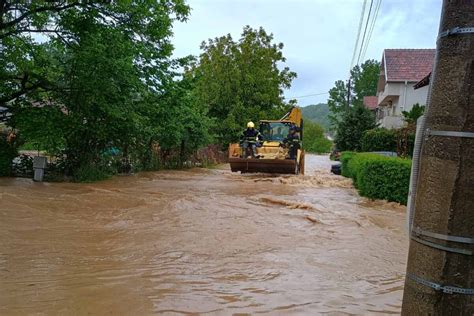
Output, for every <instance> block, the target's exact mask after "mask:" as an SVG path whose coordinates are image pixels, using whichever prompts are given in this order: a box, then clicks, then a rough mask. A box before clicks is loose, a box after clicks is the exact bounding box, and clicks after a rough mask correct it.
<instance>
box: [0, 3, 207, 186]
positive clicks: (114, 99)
mask: <svg viewBox="0 0 474 316" xmlns="http://www.w3.org/2000/svg"><path fill="white" fill-rule="evenodd" d="M188 14H189V7H188V6H187V5H186V4H185V3H184V1H183V0H163V1H145V2H143V1H114V2H105V1H77V2H73V1H71V2H70V1H55V2H51V1H41V0H39V1H34V2H33V3H28V4H26V3H25V4H24V3H22V2H17V1H15V2H13V1H1V2H0V39H1V40H2V47H1V49H2V54H0V77H1V79H2V84H1V85H0V106H4V107H6V108H8V110H9V111H10V112H11V113H12V114H13V116H12V118H11V120H10V122H9V124H10V125H13V126H14V127H17V128H18V129H19V130H20V133H21V134H22V135H23V138H26V139H27V140H29V141H32V142H33V143H34V144H36V145H38V146H40V147H42V149H48V150H49V151H51V152H59V151H63V152H64V153H65V154H66V159H67V166H68V169H69V171H70V172H71V173H72V174H73V175H74V176H75V178H76V179H79V180H81V181H82V180H87V179H90V178H93V179H97V176H99V178H100V177H102V176H103V175H107V174H108V173H109V172H110V170H109V168H108V165H109V164H108V163H109V162H108V161H107V159H108V154H107V153H109V152H111V151H113V152H117V151H118V152H120V153H122V155H123V157H124V158H125V159H130V160H136V161H132V163H135V165H140V166H141V167H143V168H146V167H149V166H150V164H149V158H150V155H151V147H152V146H154V144H155V143H157V144H159V146H160V148H161V149H162V151H163V152H170V151H173V150H174V151H179V152H180V159H181V160H184V159H186V155H189V153H190V152H191V151H192V150H194V149H196V148H197V147H199V146H200V145H202V144H205V143H206V142H208V141H209V139H210V136H209V135H208V130H209V125H210V120H209V119H207V118H206V114H207V107H205V108H204V107H202V106H201V104H200V103H198V102H195V97H194V94H193V87H194V85H195V82H194V79H193V78H190V79H192V80H190V79H189V78H179V77H178V76H177V69H178V67H180V66H183V65H185V63H186V61H185V60H183V61H173V60H171V58H170V57H171V53H172V48H173V47H172V45H171V43H170V38H171V35H172V29H171V27H172V23H173V21H175V20H180V21H182V20H185V19H186V18H187V16H188ZM33 33H39V34H41V35H40V36H41V39H42V40H41V42H38V41H37V40H35V37H33V36H32V34H33ZM41 122H43V124H41ZM112 149H113V150H112ZM147 160H148V161H147ZM81 173H82V174H81Z"/></svg>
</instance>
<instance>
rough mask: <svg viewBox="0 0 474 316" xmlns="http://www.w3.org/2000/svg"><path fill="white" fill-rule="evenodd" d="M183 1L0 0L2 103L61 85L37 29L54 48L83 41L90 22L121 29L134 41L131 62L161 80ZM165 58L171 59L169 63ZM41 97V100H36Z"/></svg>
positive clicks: (151, 80)
mask: <svg viewBox="0 0 474 316" xmlns="http://www.w3.org/2000/svg"><path fill="white" fill-rule="evenodd" d="M188 14H189V7H188V6H187V5H186V4H185V3H184V0H163V1H159V2H158V1H145V2H143V1H135V0H132V1H99V0H97V1H46V0H36V1H8V0H5V1H0V40H1V43H2V45H1V50H2V54H0V79H1V81H2V85H0V106H3V107H7V108H11V107H14V106H15V104H16V102H12V101H18V100H19V99H21V98H25V97H29V98H30V99H31V98H36V97H35V96H32V95H31V94H32V93H34V92H36V91H52V90H53V91H54V90H58V89H61V88H65V87H64V86H63V85H61V82H58V81H57V78H56V77H55V74H56V71H55V70H56V69H55V66H57V65H55V59H54V58H50V57H51V56H50V55H49V54H48V49H47V47H48V45H45V44H44V43H39V42H38V41H37V40H35V37H34V36H32V34H39V36H40V37H41V38H43V39H45V40H46V41H47V42H52V43H54V44H55V46H56V48H57V49H58V50H60V51H61V50H65V49H67V48H69V47H72V46H78V45H81V34H83V33H84V27H85V28H86V29H89V27H90V26H91V25H95V26H103V27H104V28H107V29H110V30H112V29H113V30H115V31H117V32H120V33H122V35H123V36H124V37H127V40H128V41H130V42H132V43H133V44H134V48H135V50H136V54H135V63H136V64H137V65H140V67H139V68H140V71H141V74H142V76H143V78H142V79H143V80H144V81H146V82H147V83H148V84H149V85H157V84H158V85H159V83H160V82H163V81H164V80H165V79H166V78H165V76H164V74H163V73H164V72H166V70H167V66H166V65H167V63H163V60H164V59H167V58H168V57H169V56H170V55H171V52H172V45H171V43H170V41H169V39H170V36H171V35H172V30H171V26H172V23H173V21H174V20H181V21H182V20H185V19H186V18H187V16H188ZM168 63H169V62H168ZM40 101H42V100H40Z"/></svg>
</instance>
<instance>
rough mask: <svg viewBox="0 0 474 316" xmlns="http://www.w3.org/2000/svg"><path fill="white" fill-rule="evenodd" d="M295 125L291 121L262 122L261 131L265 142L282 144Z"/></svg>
mask: <svg viewBox="0 0 474 316" xmlns="http://www.w3.org/2000/svg"><path fill="white" fill-rule="evenodd" d="M293 124H294V123H293V122H291V121H260V126H259V131H260V134H262V135H263V140H264V141H265V142H278V143H280V142H282V141H283V139H285V138H286V137H287V136H288V133H289V131H290V127H291V126H292V125H293ZM300 134H301V133H300ZM301 136H302V135H300V137H301Z"/></svg>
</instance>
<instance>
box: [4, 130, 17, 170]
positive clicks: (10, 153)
mask: <svg viewBox="0 0 474 316" xmlns="http://www.w3.org/2000/svg"><path fill="white" fill-rule="evenodd" d="M17 155H18V152H17V150H16V147H15V146H14V145H13V144H10V143H9V142H7V140H6V138H5V137H3V135H0V176H2V177H3V176H10V175H11V173H12V160H13V158H15V157H16V156H17Z"/></svg>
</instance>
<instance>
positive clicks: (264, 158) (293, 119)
mask: <svg viewBox="0 0 474 316" xmlns="http://www.w3.org/2000/svg"><path fill="white" fill-rule="evenodd" d="M291 126H296V127H297V128H298V131H299V135H300V140H301V148H300V149H298V152H297V154H296V159H289V155H288V150H287V149H284V148H283V147H281V144H282V142H283V139H284V138H285V137H287V135H288V132H289V130H290V127H291ZM259 131H260V133H261V134H262V136H263V142H262V143H261V146H259V147H257V154H258V157H259V158H248V157H246V156H247V155H246V153H245V152H243V149H242V148H241V146H240V145H239V144H230V145H229V163H230V168H231V170H232V172H236V171H240V172H241V173H247V172H264V173H282V174H304V149H303V117H302V114H301V109H300V108H298V107H293V108H291V110H290V111H289V112H288V113H287V114H286V115H285V116H283V117H282V118H281V119H280V120H262V121H260V122H259Z"/></svg>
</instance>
